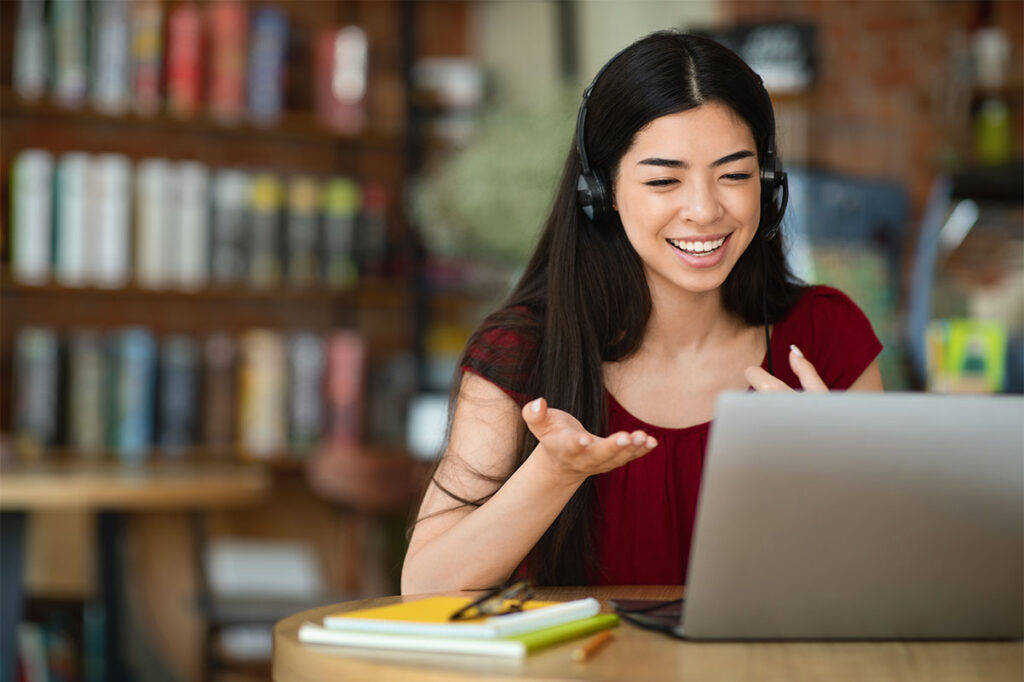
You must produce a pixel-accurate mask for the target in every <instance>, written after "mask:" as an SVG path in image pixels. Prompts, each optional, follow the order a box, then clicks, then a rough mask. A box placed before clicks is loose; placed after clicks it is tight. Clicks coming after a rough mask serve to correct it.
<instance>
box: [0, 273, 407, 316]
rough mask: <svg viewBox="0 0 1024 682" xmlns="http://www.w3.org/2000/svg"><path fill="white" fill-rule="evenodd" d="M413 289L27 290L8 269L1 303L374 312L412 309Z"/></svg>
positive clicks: (393, 284)
mask: <svg viewBox="0 0 1024 682" xmlns="http://www.w3.org/2000/svg"><path fill="white" fill-rule="evenodd" d="M409 293H410V291H409V283H408V281H407V280H403V279H398V278H366V279H363V280H361V281H360V282H359V283H358V284H356V285H355V286H354V287H351V288H348V289H331V288H328V287H325V286H311V287H296V286H290V285H282V286H278V287H273V288H266V289H260V288H254V287H248V286H242V285H211V286H207V287H203V288H200V289H196V290H191V291H184V290H176V289H145V288H142V287H140V286H138V285H135V284H130V285H128V286H125V287H118V288H110V289H107V288H98V287H92V286H89V287H71V286H65V285H62V284H57V283H54V282H47V283H45V284H38V285H36V284H25V283H22V282H18V281H17V280H15V279H14V277H13V276H12V274H11V271H10V268H8V267H3V268H2V269H0V298H25V299H29V298H37V299H55V298H59V299H83V300H84V299H95V298H103V299H106V300H112V301H113V300H120V301H128V300H140V299H141V300H149V301H152V302H154V303H158V302H188V303H194V304H196V305H203V304H222V303H261V302H263V303H284V304H289V305H312V306H321V305H346V304H348V305H356V306H359V305H369V306H376V307H392V306H404V305H408V304H409Z"/></svg>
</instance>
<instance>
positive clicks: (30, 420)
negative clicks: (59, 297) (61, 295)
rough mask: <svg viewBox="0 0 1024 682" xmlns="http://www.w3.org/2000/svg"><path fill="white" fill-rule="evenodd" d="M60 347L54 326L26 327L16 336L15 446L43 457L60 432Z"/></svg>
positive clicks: (27, 456) (25, 454) (24, 455)
mask: <svg viewBox="0 0 1024 682" xmlns="http://www.w3.org/2000/svg"><path fill="white" fill-rule="evenodd" d="M58 371H59V348H58V340H57V334H56V332H54V331H53V330H52V329H46V328H42V327H23V328H22V329H20V330H18V332H17V334H16V336H15V340H14V375H15V380H14V387H15V388H14V448H15V451H16V452H17V454H18V456H19V457H20V458H21V459H23V460H25V461H33V460H37V459H39V458H40V457H42V456H43V455H44V454H45V453H46V450H47V449H48V448H49V447H50V446H52V445H53V444H54V441H55V440H56V436H57V410H58V407H59V403H58V394H57V391H58V384H57V382H58Z"/></svg>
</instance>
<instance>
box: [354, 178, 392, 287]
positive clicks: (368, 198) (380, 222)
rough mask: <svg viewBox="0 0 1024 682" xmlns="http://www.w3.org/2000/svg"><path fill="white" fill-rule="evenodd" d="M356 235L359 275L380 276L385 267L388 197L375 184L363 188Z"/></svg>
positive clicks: (388, 237)
mask: <svg viewBox="0 0 1024 682" xmlns="http://www.w3.org/2000/svg"><path fill="white" fill-rule="evenodd" d="M357 234H358V235H359V236H358V239H357V254H358V256H357V260H358V261H359V272H360V274H364V275H366V274H369V275H381V274H384V270H385V268H386V265H387V257H388V244H389V243H390V236H389V234H388V195H387V190H385V189H384V188H383V187H381V186H380V185H377V184H372V183H370V184H367V185H366V186H364V187H363V212H362V216H361V220H360V222H359V229H358V232H357Z"/></svg>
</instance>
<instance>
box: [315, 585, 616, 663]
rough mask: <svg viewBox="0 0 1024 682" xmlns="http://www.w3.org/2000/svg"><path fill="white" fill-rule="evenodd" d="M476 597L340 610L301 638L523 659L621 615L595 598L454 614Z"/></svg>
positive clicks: (608, 624) (363, 646)
mask: <svg viewBox="0 0 1024 682" xmlns="http://www.w3.org/2000/svg"><path fill="white" fill-rule="evenodd" d="M470 601H471V600H470V599H468V598H466V597H427V598H425V599H419V600H416V601H411V602H404V603H401V604H392V605H390V606H380V607H376V608H370V609H362V610H359V611H349V612H345V613H337V614H334V615H330V616H327V617H326V618H324V622H323V625H316V624H314V623H304V624H303V625H302V627H300V628H299V641H302V642H306V643H308V644H332V645H338V646H346V647H354V648H360V649H393V650H402V651H418V652H436V653H446V654H473V655H480V656H503V657H509V658H521V657H523V656H526V654H528V653H531V652H534V651H537V650H539V649H543V648H545V647H548V646H551V645H553V644H558V643H560V642H564V641H566V640H569V639H573V638H576V637H581V636H583V635H588V634H590V633H593V632H597V631H599V630H605V629H607V628H611V627H615V626H616V625H618V622H619V617H618V616H616V615H615V614H612V613H598V612H599V611H600V604H599V603H598V601H597V600H596V599H594V598H592V597H589V598H586V599H578V600H575V601H568V602H543V601H530V602H527V603H526V604H525V606H524V608H523V611H521V612H519V613H512V614H507V615H501V616H491V617H488V618H481V619H475V620H469V621H455V622H453V621H450V620H449V617H450V616H451V614H453V613H455V612H456V611H457V610H458V609H460V608H462V607H463V606H465V605H466V604H468V603H469V602H470Z"/></svg>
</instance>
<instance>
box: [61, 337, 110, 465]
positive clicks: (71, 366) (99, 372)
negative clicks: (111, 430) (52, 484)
mask: <svg viewBox="0 0 1024 682" xmlns="http://www.w3.org/2000/svg"><path fill="white" fill-rule="evenodd" d="M107 388H108V381H107V358H106V349H105V342H104V339H103V336H101V335H100V334H99V333H98V332H95V331H86V330H83V331H77V332H73V333H72V334H71V336H70V337H69V339H68V445H69V446H70V447H72V448H73V449H74V450H75V451H76V452H77V453H78V454H80V455H82V456H84V457H87V458H91V457H98V456H100V455H101V454H102V453H103V451H104V449H105V448H106V445H107V420H106V415H105V413H104V410H105V409H106V406H107Z"/></svg>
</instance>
